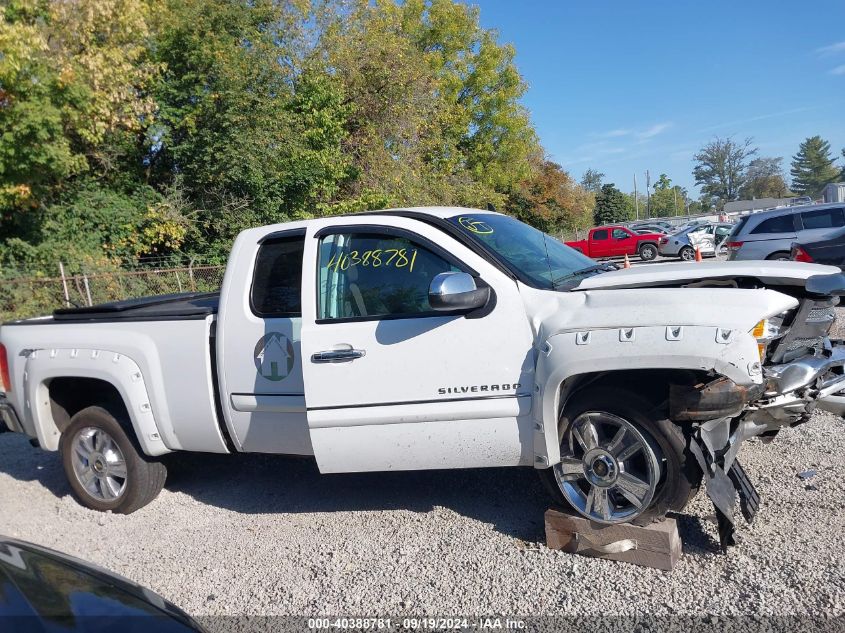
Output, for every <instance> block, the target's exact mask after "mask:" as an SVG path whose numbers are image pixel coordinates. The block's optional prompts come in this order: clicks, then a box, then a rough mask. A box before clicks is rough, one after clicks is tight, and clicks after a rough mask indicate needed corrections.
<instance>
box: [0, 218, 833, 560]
mask: <svg viewBox="0 0 845 633" xmlns="http://www.w3.org/2000/svg"><path fill="white" fill-rule="evenodd" d="M615 268H616V267H615V266H613V265H612V264H596V263H595V262H594V261H593V260H590V259H588V258H587V257H585V256H583V255H581V254H580V253H578V252H576V251H574V250H572V249H571V248H569V247H567V246H565V245H563V244H562V243H560V242H559V241H557V240H555V239H553V238H551V237H549V236H547V235H544V234H543V233H541V232H539V231H537V230H535V229H533V228H531V227H529V226H527V225H525V224H522V223H521V222H519V221H517V220H515V219H513V218H511V217H508V216H506V215H501V214H497V213H493V212H488V211H479V210H471V209H460V208H417V209H397V210H389V211H378V212H372V213H362V214H356V215H350V216H342V217H329V218H322V219H315V220H308V221H302V222H291V223H287V224H279V225H274V226H266V227H261V228H256V229H250V230H247V231H244V232H243V233H241V234H240V236H239V237H238V238H237V240H236V242H235V244H234V248H233V250H232V253H231V256H230V258H229V264H228V268H227V270H226V275H225V278H224V281H223V286H222V289H221V292H220V294H219V295H217V294H192V295H176V296H166V297H152V298H145V299H137V300H130V301H122V302H117V303H110V304H103V305H99V306H93V307H84V308H76V309H74V308H71V309H61V310H57V311H56V312H55V313H54V314H53V315H52V316H48V317H42V318H35V319H28V320H24V321H17V322H13V323H7V324H4V325H3V326H2V329H0V342H2V347H0V376H2V380H1V381H0V382H1V383H2V384H0V391H2V392H4V393H2V394H0V413H2V419H3V420H4V425H5V426H6V427H7V428H8V429H9V430H11V431H15V432H19V433H25V434H26V435H28V436H30V437H31V438H32V442H33V443H37V445H39V446H40V447H41V448H43V449H45V450H49V451H55V450H58V451H59V452H60V453H61V457H62V460H63V464H64V468H65V471H66V473H67V477H68V480H69V481H70V485H71V487H72V489H73V492H74V494H75V495H76V496H77V498H78V499H79V501H80V502H81V503H83V504H84V505H86V506H88V507H91V508H95V509H97V510H112V511H114V512H123V513H129V512H132V511H134V510H137V509H139V508H141V507H142V506H144V505H145V504H147V503H149V502H150V501H151V500H152V499H154V498H155V496H156V495H157V494H158V492H159V491H160V490H161V488H162V486H163V484H164V480H165V474H166V462H167V459H166V458H164V456H165V454H167V453H171V452H174V451H204V452H213V453H229V452H258V453H282V454H295V455H313V456H314V457H315V458H316V461H317V464H318V466H319V468H320V470H321V472H329V473H337V472H355V471H381V470H405V469H443V468H471V467H481V466H528V467H533V468H536V469H538V470H539V471H540V474H541V476H542V478H543V479H544V481H545V482H546V483H547V484H548V487H549V490H550V492H551V493H552V495H553V496H554V498H555V499H556V500H557V501H558V502H560V503H566V504H568V505H569V506H571V507H573V508H574V509H575V510H577V511H578V512H580V513H581V514H583V515H585V516H587V517H589V518H591V519H593V520H595V521H597V522H599V523H617V522H625V521H636V522H639V523H643V522H647V521H650V520H653V519H655V518H658V517H662V516H663V515H664V514H665V513H666V512H667V511H670V510H680V509H681V508H683V507H684V505H685V504H686V503H687V501H688V500H689V499H690V498H691V496H692V495H693V494H694V493H695V492H696V491H697V489H698V487H699V485H700V483H701V481H702V477H703V478H704V481H705V483H706V485H707V491H708V493H709V495H710V497H711V499H712V500H713V502H714V504H715V505H716V508H717V515H718V516H719V517H720V527H721V528H722V530H721V532H722V537H723V543H724V544H728V543H730V540H731V534H732V527H733V518H732V517H733V507H734V503H735V500H736V497H737V493H738V496H739V500H740V507H741V509H742V511H743V514H744V515H745V517H746V519H748V520H750V519H751V518H752V517H753V515H754V512H755V511H756V505H757V501H758V499H757V496H756V493H755V492H754V488H753V486H752V485H751V482H750V481H749V480H748V478H747V477H746V476H745V473H744V472H743V470H742V468H741V466H740V465H739V463H738V461H737V460H736V454H737V451H738V449H739V446H740V444H741V443H742V441H743V440H745V439H747V438H750V437H753V436H761V437H762V438H764V439H770V438H772V437H773V436H774V435H775V434H776V433H777V432H778V430H779V429H780V428H782V427H784V426H790V425H794V424H798V423H801V422H804V421H806V420H807V419H808V417H809V414H810V412H811V411H812V410H813V408H814V407H815V406H822V407H825V408H827V409H829V410H832V411H835V412H837V413H838V414H840V415H841V414H842V413H843V411H845V397H843V396H840V395H837V394H838V393H839V392H840V391H842V390H843V389H845V375H844V374H843V365H845V353H843V350H842V349H840V348H839V347H835V346H832V345H831V343H830V340H829V339H828V336H827V334H828V330H829V328H830V326H831V324H832V322H833V319H834V309H833V306H834V305H835V303H836V302H837V300H838V299H837V296H838V295H839V294H841V293H845V277H843V275H842V274H841V272H840V271H839V269H837V268H830V267H824V266H816V265H811V264H800V263H793V262H770V261H761V262H724V263H703V264H699V263H689V264H662V265H652V266H642V267H638V268H634V269H630V270H615Z"/></svg>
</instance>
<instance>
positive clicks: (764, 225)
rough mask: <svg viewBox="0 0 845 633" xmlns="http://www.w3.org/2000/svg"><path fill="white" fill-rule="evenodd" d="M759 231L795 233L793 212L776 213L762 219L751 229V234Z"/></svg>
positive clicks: (756, 233)
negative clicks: (771, 216)
mask: <svg viewBox="0 0 845 633" xmlns="http://www.w3.org/2000/svg"><path fill="white" fill-rule="evenodd" d="M761 233H795V216H794V215H793V214H787V215H777V216H775V217H773V218H767V219H765V220H763V221H762V222H760V224H758V225H757V226H755V227H754V228H753V229H751V234H752V235H759V234H761Z"/></svg>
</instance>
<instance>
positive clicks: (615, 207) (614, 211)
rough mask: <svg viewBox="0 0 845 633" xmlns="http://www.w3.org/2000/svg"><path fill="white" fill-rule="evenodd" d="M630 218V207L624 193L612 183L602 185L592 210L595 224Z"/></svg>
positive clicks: (622, 220)
mask: <svg viewBox="0 0 845 633" xmlns="http://www.w3.org/2000/svg"><path fill="white" fill-rule="evenodd" d="M630 219H631V214H630V207H629V205H628V202H627V200H626V199H625V194H623V193H622V192H621V191H619V189H617V188H616V186H615V185H614V184H613V183H607V184H605V185H602V187H601V191H599V193H598V195H596V206H595V209H594V210H593V221H594V222H595V224H596V225H600V224H612V223H614V222H625V221H627V220H630Z"/></svg>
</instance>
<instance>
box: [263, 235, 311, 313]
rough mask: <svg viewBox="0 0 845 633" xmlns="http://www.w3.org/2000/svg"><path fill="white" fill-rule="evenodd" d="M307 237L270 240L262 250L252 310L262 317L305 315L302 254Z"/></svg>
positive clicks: (299, 236)
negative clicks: (303, 309)
mask: <svg viewBox="0 0 845 633" xmlns="http://www.w3.org/2000/svg"><path fill="white" fill-rule="evenodd" d="M304 246H305V236H304V235H296V236H287V237H280V238H275V239H270V240H268V241H266V242H264V243H263V244H261V246H260V247H259V249H258V256H257V257H256V259H255V273H254V274H253V278H252V292H251V293H250V302H251V303H252V311H253V312H254V313H255V314H257V315H258V316H261V317H265V318H266V317H291V318H293V317H301V316H302V298H301V286H302V252H303V248H304Z"/></svg>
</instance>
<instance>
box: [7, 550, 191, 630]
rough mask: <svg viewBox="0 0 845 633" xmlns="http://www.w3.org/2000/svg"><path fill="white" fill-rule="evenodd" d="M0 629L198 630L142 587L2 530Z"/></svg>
mask: <svg viewBox="0 0 845 633" xmlns="http://www.w3.org/2000/svg"><path fill="white" fill-rule="evenodd" d="M6 626H8V627H9V628H5V627H6ZM0 629H2V630H4V631H88V632H98V631H117V630H120V631H164V632H167V633H177V632H178V633H183V632H184V633H187V632H189V631H202V630H203V628H202V627H201V626H200V625H199V624H198V623H197V622H196V621H194V620H193V619H192V618H191V617H190V616H189V615H188V614H187V613H185V612H184V611H182V610H181V609H180V608H179V607H177V606H176V605H174V604H172V603H170V602H168V601H167V600H165V599H164V598H162V597H161V596H159V595H158V594H156V593H153V592H152V591H150V590H149V589H147V588H146V587H142V586H141V585H137V584H135V583H134V582H132V581H131V580H127V579H126V578H123V577H122V576H118V575H117V574H114V573H112V572H110V571H107V570H105V569H103V568H102V567H97V566H95V565H92V564H91V563H87V562H85V561H82V560H80V559H78V558H74V557H72V556H68V555H67V554H62V553H60V552H57V551H55V550H51V549H47V548H46V547H41V546H39V545H34V544H33V543H26V542H23V541H18V540H15V539H9V538H5V537H2V536H0Z"/></svg>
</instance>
